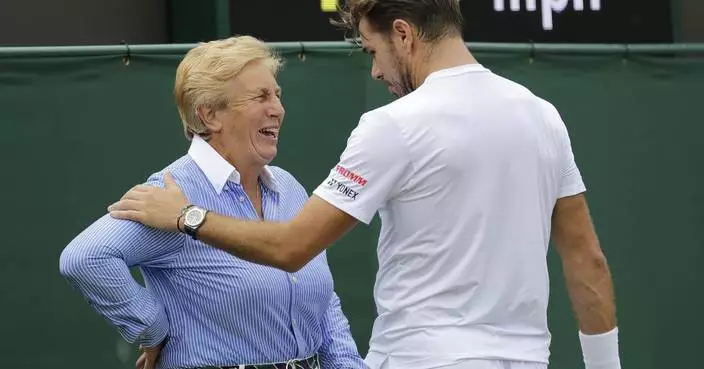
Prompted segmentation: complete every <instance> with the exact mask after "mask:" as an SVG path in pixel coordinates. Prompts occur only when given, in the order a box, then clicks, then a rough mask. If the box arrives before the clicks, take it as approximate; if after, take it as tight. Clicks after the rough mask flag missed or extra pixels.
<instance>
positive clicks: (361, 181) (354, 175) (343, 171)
mask: <svg viewBox="0 0 704 369" xmlns="http://www.w3.org/2000/svg"><path fill="white" fill-rule="evenodd" d="M335 169H336V170H337V172H338V173H340V174H342V176H343V177H346V178H349V179H351V180H352V181H354V182H355V183H357V184H359V185H360V186H364V185H365V184H367V180H366V179H364V177H362V176H360V175H359V174H357V173H355V172H353V171H351V170H347V169H346V168H343V167H341V166H339V165H338V166H337V167H335Z"/></svg>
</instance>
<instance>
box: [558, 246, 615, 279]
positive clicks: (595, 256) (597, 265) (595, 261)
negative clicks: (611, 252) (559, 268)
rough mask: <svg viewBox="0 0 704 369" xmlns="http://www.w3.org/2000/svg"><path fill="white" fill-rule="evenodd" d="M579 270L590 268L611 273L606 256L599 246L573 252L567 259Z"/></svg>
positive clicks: (593, 270) (594, 270)
mask: <svg viewBox="0 0 704 369" xmlns="http://www.w3.org/2000/svg"><path fill="white" fill-rule="evenodd" d="M567 262H568V263H569V264H571V265H570V266H571V267H572V268H574V269H577V270H590V271H592V272H599V273H609V267H608V263H607V261H606V256H605V255H604V253H603V252H602V251H601V249H599V248H591V249H588V250H583V251H582V252H577V253H573V255H571V257H569V258H568V261H567Z"/></svg>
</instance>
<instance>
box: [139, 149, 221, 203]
mask: <svg viewBox="0 0 704 369" xmlns="http://www.w3.org/2000/svg"><path fill="white" fill-rule="evenodd" d="M166 172H168V173H169V174H170V175H171V177H172V178H173V179H174V181H176V183H177V184H178V185H179V187H181V189H182V190H183V191H184V192H185V193H186V194H188V193H189V192H192V191H194V190H202V188H203V187H204V186H207V185H208V184H209V182H208V179H207V177H205V175H204V174H203V172H202V171H201V170H200V168H199V167H198V164H196V162H195V161H193V159H191V157H190V156H188V155H184V156H182V157H180V158H178V159H176V160H175V161H173V162H172V163H171V164H169V165H167V166H166V167H164V168H163V169H161V170H159V171H157V172H154V173H152V174H150V175H149V176H148V178H147V180H146V181H145V184H148V185H152V186H158V187H163V186H164V174H165V173H166Z"/></svg>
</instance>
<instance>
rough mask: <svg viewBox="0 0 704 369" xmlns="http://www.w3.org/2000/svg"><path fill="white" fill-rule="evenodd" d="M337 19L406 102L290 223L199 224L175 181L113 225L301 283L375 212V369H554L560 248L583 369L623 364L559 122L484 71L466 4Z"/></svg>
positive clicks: (419, 2)
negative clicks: (467, 39) (137, 225)
mask: <svg viewBox="0 0 704 369" xmlns="http://www.w3.org/2000/svg"><path fill="white" fill-rule="evenodd" d="M341 14H342V22H341V24H342V25H345V26H347V27H349V29H350V30H352V31H355V32H358V33H359V35H360V36H361V40H362V44H363V47H364V49H365V51H366V52H368V53H369V54H370V55H371V56H372V57H373V66H372V77H373V78H375V79H378V80H380V81H383V82H384V83H386V84H387V85H388V86H389V90H390V91H391V92H392V93H394V94H395V95H397V96H399V97H400V98H399V99H398V100H396V101H394V102H392V103H391V104H388V105H386V106H384V107H381V108H379V109H376V110H373V111H370V112H368V113H365V114H364V115H363V116H362V117H361V119H360V122H359V125H358V126H357V127H356V128H355V129H354V131H353V132H352V133H351V136H350V138H349V140H348V142H347V147H346V149H345V150H344V152H343V153H342V155H341V158H340V161H339V163H338V164H337V165H336V166H335V168H333V169H332V170H331V172H330V174H329V176H328V178H327V179H325V181H323V182H322V183H321V185H320V186H319V187H318V188H317V189H316V190H315V191H314V194H313V196H312V197H311V199H310V200H309V201H308V203H307V204H306V205H305V207H304V208H303V209H302V210H301V212H300V213H299V214H298V215H297V216H296V218H295V219H294V220H292V221H291V222H289V223H279V224H274V223H266V222H245V221H239V220H236V219H232V218H227V217H224V216H221V215H219V214H215V213H212V212H207V215H206V216H190V214H189V211H191V210H193V207H191V208H188V207H184V206H186V205H187V204H188V200H187V199H186V198H185V197H184V196H183V195H182V193H181V191H180V190H179V188H178V186H176V185H175V184H174V183H173V182H171V181H168V184H167V186H166V188H165V189H161V188H154V187H149V186H137V187H135V188H134V189H132V190H130V191H129V192H128V193H127V194H125V196H124V197H123V198H122V199H121V200H120V201H119V202H118V203H116V204H113V205H112V206H111V207H110V208H109V210H110V211H111V214H112V215H113V216H115V217H120V218H126V219H132V220H136V221H139V222H142V223H145V224H147V225H150V226H153V227H158V228H161V229H165V230H170V231H177V226H176V225H177V223H178V224H183V227H190V228H191V229H193V230H194V231H192V232H191V233H194V232H195V231H197V237H198V239H200V240H202V241H203V242H205V243H208V244H210V245H212V246H214V247H217V248H221V249H223V250H226V251H228V252H230V253H232V254H233V255H236V256H237V257H240V258H243V259H247V260H250V261H252V262H256V263H261V264H266V265H271V266H275V267H278V268H281V269H284V270H290V271H293V270H298V269H299V268H301V267H302V266H303V265H305V264H306V263H307V262H308V261H309V260H311V259H312V258H313V257H314V256H315V255H317V254H318V253H319V252H321V251H322V250H324V249H325V248H327V247H328V246H329V245H331V244H332V243H334V242H335V241H336V240H337V239H339V238H340V237H342V236H343V234H344V233H345V232H346V231H347V230H349V229H350V228H351V227H353V226H354V225H355V224H356V223H357V222H360V221H361V222H363V223H369V222H370V221H371V219H372V217H373V216H374V214H375V213H377V212H378V213H379V216H380V218H381V224H382V229H381V234H380V237H379V245H378V258H379V271H378V274H377V280H376V284H375V288H374V297H375V301H376V304H377V312H378V317H377V319H376V321H375V323H374V328H373V332H372V337H371V340H370V349H369V353H368V355H367V358H366V362H367V364H368V365H369V366H370V367H371V368H373V369H396V368H418V369H420V368H440V367H442V368H446V369H498V368H503V369H505V368H511V369H529V368H542V369H544V368H547V363H548V357H549V345H550V338H551V337H550V333H549V330H548V326H547V305H548V295H549V291H548V289H549V283H548V270H547V262H546V253H547V248H548V244H549V241H550V239H551V238H552V240H553V241H554V243H555V245H556V247H557V250H558V252H559V254H560V256H561V258H562V263H563V269H564V273H565V278H566V282H567V287H568V289H569V295H570V298H571V300H572V304H573V308H574V311H575V312H576V317H577V320H578V323H579V332H578V334H579V337H580V342H581V344H582V351H583V354H584V362H585V364H586V367H587V369H616V368H620V359H619V351H618V328H617V325H616V316H615V305H614V301H613V288H612V282H611V276H610V272H609V268H608V266H607V262H606V259H605V257H604V255H603V253H602V251H601V248H600V246H599V242H598V239H597V236H596V234H595V231H594V229H593V225H592V222H591V219H590V216H589V212H588V208H587V204H586V200H585V198H584V196H583V192H585V186H584V184H583V182H582V178H581V175H580V172H579V170H578V168H577V165H576V164H575V160H574V157H573V154H572V148H571V144H570V138H569V135H568V132H567V129H566V127H565V125H564V123H563V122H562V119H561V118H560V115H559V113H558V112H557V110H556V109H555V108H554V107H553V106H552V105H551V104H550V103H548V102H547V101H545V100H543V99H541V98H539V97H536V96H535V95H533V94H532V93H531V92H530V91H529V90H528V89H526V88H525V87H523V86H520V85H518V84H516V83H514V82H511V81H509V80H507V79H504V78H502V77H500V76H498V75H496V74H493V73H492V72H491V71H489V70H488V69H486V68H485V67H483V66H482V65H480V64H479V63H477V61H476V60H475V59H474V58H473V56H472V55H471V53H470V52H469V51H468V50H467V48H466V46H465V44H464V42H463V40H462V37H461V34H462V32H461V31H462V16H461V13H460V10H459V5H458V2H457V0H358V1H354V0H353V1H350V2H349V4H348V8H347V9H344V10H343V11H342V12H341ZM182 209H188V210H186V211H185V212H184V211H182ZM204 210H205V211H207V209H195V210H194V211H195V213H194V214H196V215H197V214H203V213H205V211H204ZM180 214H183V215H184V216H183V218H185V219H186V220H185V221H184V220H182V219H179V220H177V218H179V215H180Z"/></svg>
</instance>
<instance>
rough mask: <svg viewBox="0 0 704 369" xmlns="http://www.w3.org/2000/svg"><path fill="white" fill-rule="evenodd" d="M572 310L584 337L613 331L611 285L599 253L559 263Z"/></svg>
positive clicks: (607, 271) (614, 313)
mask: <svg viewBox="0 0 704 369" xmlns="http://www.w3.org/2000/svg"><path fill="white" fill-rule="evenodd" d="M563 269H564V271H565V279H566V283H567V289H568V292H569V296H570V300H571V301H572V307H573V309H574V312H575V315H576V317H577V320H578V322H579V329H580V331H582V332H583V333H585V334H598V333H603V332H607V331H610V330H612V329H613V328H615V327H616V308H615V304H614V292H613V284H612V281H611V273H610V271H609V267H608V265H607V262H606V259H605V257H604V256H603V254H601V253H594V254H591V255H583V256H575V257H571V258H568V259H566V260H564V261H563Z"/></svg>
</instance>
